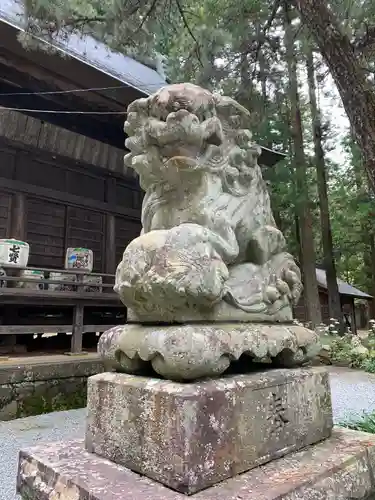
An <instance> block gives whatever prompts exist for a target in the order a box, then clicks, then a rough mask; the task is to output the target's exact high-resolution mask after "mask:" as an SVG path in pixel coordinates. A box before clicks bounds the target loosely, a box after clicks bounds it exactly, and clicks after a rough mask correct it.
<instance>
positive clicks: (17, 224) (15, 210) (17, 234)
mask: <svg viewBox="0 0 375 500" xmlns="http://www.w3.org/2000/svg"><path fill="white" fill-rule="evenodd" d="M9 236H10V237H11V238H14V239H16V240H21V241H25V239H26V196H25V194H24V193H16V194H14V195H13V198H12V215H11V225H10V235H9Z"/></svg>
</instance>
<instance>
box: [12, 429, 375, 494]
mask: <svg viewBox="0 0 375 500" xmlns="http://www.w3.org/2000/svg"><path fill="white" fill-rule="evenodd" d="M170 461H172V459H171V457H170ZM374 467H375V436H374V435H371V434H363V433H361V432H354V431H348V430H344V429H339V430H334V432H333V434H332V436H331V437H330V438H329V439H327V440H325V441H323V442H322V443H318V444H315V445H313V446H309V447H308V448H305V449H304V450H301V451H299V452H294V453H291V454H289V455H288V456H286V457H284V458H280V459H278V460H274V461H273V462H270V463H268V464H266V465H263V466H261V467H257V468H256V469H253V470H251V471H249V472H246V473H245V474H241V475H240V476H237V477H235V478H233V479H229V480H227V481H225V482H222V483H220V484H217V485H216V486H213V487H211V488H208V489H206V490H204V491H200V492H199V493H196V494H195V495H193V496H192V499H194V500H240V499H241V500H353V499H354V498H355V499H356V500H370V499H373V498H375V482H374V473H373V470H374ZM17 489H18V492H19V493H20V494H21V497H22V498H23V499H24V500H55V499H57V498H59V499H69V500H70V499H71V500H87V499H89V498H90V499H95V500H183V499H184V498H185V499H186V496H185V495H183V494H181V493H178V492H175V491H173V490H171V489H169V488H167V487H165V486H163V485H161V484H160V483H157V482H155V481H152V480H150V479H147V478H145V477H142V476H139V475H138V474H135V473H134V472H132V471H130V470H129V469H126V468H124V467H121V466H119V465H116V464H114V463H112V462H109V461H108V460H105V459H103V458H100V457H98V456H96V455H92V454H90V453H88V452H87V451H85V449H84V447H83V444H82V443H81V442H68V443H57V444H56V443H53V444H50V445H48V446H46V445H42V446H40V447H37V448H34V449H32V450H28V451H23V452H21V454H20V462H19V471H18V480H17Z"/></svg>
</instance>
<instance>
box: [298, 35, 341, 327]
mask: <svg viewBox="0 0 375 500" xmlns="http://www.w3.org/2000/svg"><path fill="white" fill-rule="evenodd" d="M305 45H306V47H305V51H306V69H307V80H308V86H309V97H310V111H311V121H312V129H313V141H314V153H315V157H314V162H315V166H316V174H317V184H318V193H319V206H320V222H321V230H322V243H323V255H324V257H323V262H324V268H325V271H326V276H327V287H328V304H329V313H330V317H331V318H336V319H337V320H338V321H340V324H341V328H340V330H341V331H343V321H342V310H341V300H340V294H339V287H338V284H337V274H336V264H335V257H334V253H333V239H332V231H331V221H330V215H329V203H328V189H327V173H326V163H325V157H324V150H323V144H322V137H323V129H322V120H321V114H320V109H319V107H318V104H317V98H316V83H315V66H314V54H313V49H312V46H311V43H307V44H305Z"/></svg>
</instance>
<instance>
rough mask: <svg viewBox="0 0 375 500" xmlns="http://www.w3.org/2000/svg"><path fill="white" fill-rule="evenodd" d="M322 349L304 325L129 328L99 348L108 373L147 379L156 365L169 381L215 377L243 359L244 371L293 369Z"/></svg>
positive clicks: (110, 334) (114, 331) (114, 332)
mask: <svg viewBox="0 0 375 500" xmlns="http://www.w3.org/2000/svg"><path fill="white" fill-rule="evenodd" d="M319 348H320V346H319V337H318V335H317V334H316V333H315V332H314V331H312V330H309V329H307V328H304V327H302V326H297V325H293V324H274V325H267V324H256V323H211V324H199V323H197V324H194V323H191V324H185V325H154V326H150V325H142V324H132V323H129V324H126V325H120V326H116V327H114V328H111V329H110V330H108V331H106V332H105V333H104V334H103V335H102V337H101V338H100V340H99V344H98V352H99V354H100V355H101V357H102V359H103V360H104V363H105V366H106V369H111V370H115V371H118V372H123V373H129V374H145V373H147V372H149V369H150V367H151V366H152V368H153V369H154V370H155V371H156V372H157V373H158V374H159V375H161V376H162V377H165V378H167V379H171V380H196V379H199V378H203V377H217V376H219V375H221V374H222V373H224V372H225V371H226V370H227V369H228V368H229V367H230V365H231V363H232V362H235V361H238V360H239V358H240V357H241V356H242V358H241V371H246V370H247V369H251V364H253V363H265V364H269V365H274V366H279V367H288V368H290V367H293V366H299V365H302V364H304V363H306V362H307V361H308V360H310V359H311V358H313V357H314V356H315V355H316V354H317V353H318V352H319ZM243 355H244V356H243ZM247 360H248V362H247Z"/></svg>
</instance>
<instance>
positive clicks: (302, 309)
mask: <svg viewBox="0 0 375 500" xmlns="http://www.w3.org/2000/svg"><path fill="white" fill-rule="evenodd" d="M319 300H320V309H321V311H322V321H323V323H325V324H328V323H329V306H328V295H327V293H326V292H325V291H324V290H319ZM294 317H295V318H296V319H297V320H298V321H301V322H302V323H307V322H308V317H307V309H306V306H305V297H304V295H303V294H302V296H301V298H300V300H299V302H298V304H297V306H296V307H295V308H294Z"/></svg>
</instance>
